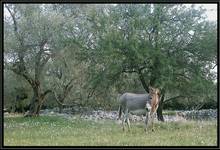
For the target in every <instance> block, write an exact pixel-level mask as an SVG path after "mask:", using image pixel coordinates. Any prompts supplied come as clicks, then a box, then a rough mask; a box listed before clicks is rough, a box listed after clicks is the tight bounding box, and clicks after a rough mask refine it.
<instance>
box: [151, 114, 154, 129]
mask: <svg viewBox="0 0 220 150" xmlns="http://www.w3.org/2000/svg"><path fill="white" fill-rule="evenodd" d="M154 116H155V112H152V113H151V121H152V129H151V130H152V131H154Z"/></svg>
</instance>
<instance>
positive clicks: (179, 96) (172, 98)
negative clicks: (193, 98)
mask: <svg viewBox="0 0 220 150" xmlns="http://www.w3.org/2000/svg"><path fill="white" fill-rule="evenodd" d="M181 97H182V98H185V97H186V96H183V95H178V96H175V97H171V98H169V99H166V100H164V103H166V102H168V101H172V100H174V99H177V98H181Z"/></svg>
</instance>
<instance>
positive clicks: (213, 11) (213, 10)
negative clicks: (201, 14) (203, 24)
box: [185, 4, 217, 21]
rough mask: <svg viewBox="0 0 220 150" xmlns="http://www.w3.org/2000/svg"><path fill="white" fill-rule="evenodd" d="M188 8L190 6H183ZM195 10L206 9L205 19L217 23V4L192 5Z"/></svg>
mask: <svg viewBox="0 0 220 150" xmlns="http://www.w3.org/2000/svg"><path fill="white" fill-rule="evenodd" d="M185 5H186V6H187V7H190V6H191V5H192V4H185ZM194 5H195V8H198V7H200V6H202V7H203V8H205V9H206V15H207V19H208V20H211V21H217V4H194Z"/></svg>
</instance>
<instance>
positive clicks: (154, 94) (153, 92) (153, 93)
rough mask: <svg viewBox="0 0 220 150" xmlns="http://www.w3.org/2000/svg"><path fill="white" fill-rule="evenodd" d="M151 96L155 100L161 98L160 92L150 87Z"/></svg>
mask: <svg viewBox="0 0 220 150" xmlns="http://www.w3.org/2000/svg"><path fill="white" fill-rule="evenodd" d="M149 94H150V95H151V96H152V97H154V98H158V99H159V98H160V90H159V89H158V88H153V87H151V86H150V87H149Z"/></svg>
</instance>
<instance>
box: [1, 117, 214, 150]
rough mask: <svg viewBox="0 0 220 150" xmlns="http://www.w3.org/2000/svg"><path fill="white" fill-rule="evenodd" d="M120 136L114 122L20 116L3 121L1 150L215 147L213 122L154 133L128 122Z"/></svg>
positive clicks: (171, 125)
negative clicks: (8, 149) (7, 149)
mask: <svg viewBox="0 0 220 150" xmlns="http://www.w3.org/2000/svg"><path fill="white" fill-rule="evenodd" d="M131 127H132V129H131V131H130V132H127V131H126V132H123V131H122V127H121V124H118V123H117V122H116V121H110V120H106V121H98V122H95V121H89V120H82V119H80V118H79V117H77V118H76V119H73V120H67V119H65V118H61V117H55V116H54V117H52V116H40V117H36V118H23V117H21V116H16V117H5V118H4V146H216V145H217V123H216V121H203V122H196V121H189V122H164V123H156V124H155V132H150V131H149V132H148V133H147V134H146V133H145V132H143V131H144V124H143V123H133V122H131Z"/></svg>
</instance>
